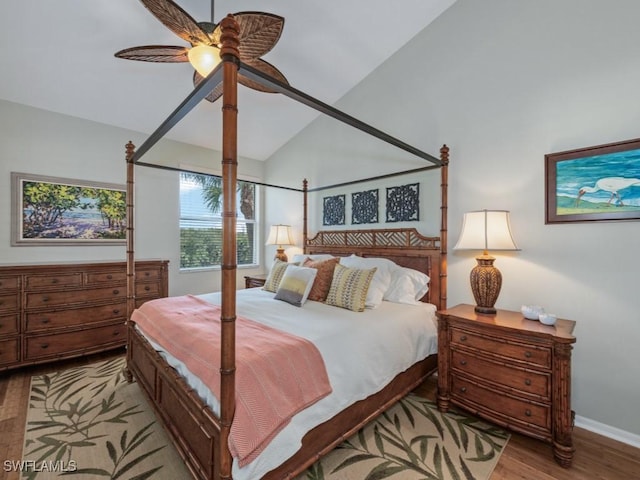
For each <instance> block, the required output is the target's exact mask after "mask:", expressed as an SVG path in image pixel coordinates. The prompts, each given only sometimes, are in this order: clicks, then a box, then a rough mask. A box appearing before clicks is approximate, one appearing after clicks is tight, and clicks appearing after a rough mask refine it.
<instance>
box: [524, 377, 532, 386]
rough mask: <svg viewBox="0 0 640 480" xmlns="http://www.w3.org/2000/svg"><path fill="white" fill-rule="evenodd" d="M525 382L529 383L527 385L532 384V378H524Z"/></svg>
mask: <svg viewBox="0 0 640 480" xmlns="http://www.w3.org/2000/svg"><path fill="white" fill-rule="evenodd" d="M524 384H525V385H527V386H529V385H531V379H529V378H526V379H525V380H524Z"/></svg>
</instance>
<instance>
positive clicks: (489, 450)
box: [296, 395, 509, 480]
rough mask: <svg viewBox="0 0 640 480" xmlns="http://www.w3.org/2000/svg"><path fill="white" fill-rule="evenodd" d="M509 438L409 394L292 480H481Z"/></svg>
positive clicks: (470, 419)
mask: <svg viewBox="0 0 640 480" xmlns="http://www.w3.org/2000/svg"><path fill="white" fill-rule="evenodd" d="M508 440H509V434H508V433H507V432H506V431H504V430H502V429H500V428H498V427H496V426H494V425H491V424H488V423H486V422H483V421H481V420H478V419H477V418H474V417H469V416H467V415H464V414H461V413H456V412H453V411H449V412H448V413H446V414H442V413H440V412H439V411H438V409H437V407H436V405H435V404H434V403H433V402H431V401H429V400H426V399H424V398H422V397H418V396H415V395H408V396H407V397H405V398H404V399H402V400H400V402H398V403H397V404H396V405H394V406H393V407H391V408H390V409H388V410H387V411H386V412H384V413H383V414H382V415H381V416H379V417H378V418H377V419H376V420H374V421H372V422H370V423H369V424H368V425H366V426H365V427H364V428H362V429H360V431H358V432H357V433H356V434H355V435H353V436H352V437H351V438H349V439H348V440H346V441H345V442H343V443H342V444H341V445H339V446H338V447H337V448H336V449H335V450H334V451H332V452H331V453H330V454H329V455H327V456H326V457H325V458H323V459H322V460H320V461H318V462H316V463H315V464H314V465H312V466H311V467H310V468H309V469H308V470H307V472H305V474H303V475H301V476H299V477H298V478H297V479H296V480H382V479H387V478H388V479H394V480H485V479H488V478H489V477H490V476H491V473H492V472H493V469H494V468H495V466H496V464H497V463H498V459H499V457H500V454H501V453H502V451H503V450H504V447H505V446H506V444H507V441H508Z"/></svg>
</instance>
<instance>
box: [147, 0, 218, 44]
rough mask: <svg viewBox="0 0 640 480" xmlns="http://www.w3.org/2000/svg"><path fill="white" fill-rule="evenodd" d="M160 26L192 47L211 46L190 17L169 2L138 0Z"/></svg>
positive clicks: (163, 0)
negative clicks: (160, 23)
mask: <svg viewBox="0 0 640 480" xmlns="http://www.w3.org/2000/svg"><path fill="white" fill-rule="evenodd" d="M140 1H141V2H142V4H143V5H144V6H145V7H147V9H148V10H149V11H150V12H151V13H152V14H153V15H154V16H155V17H156V18H157V19H158V20H160V21H161V22H162V24H163V25H164V26H165V27H167V28H168V29H169V30H171V31H172V32H173V33H175V34H176V35H178V36H179V37H180V38H182V39H184V40H186V41H187V42H189V43H191V44H192V45H211V38H210V37H209V35H207V33H206V32H205V31H204V30H202V28H200V26H199V25H198V22H196V21H195V20H194V19H193V18H192V17H191V15H189V14H188V13H187V12H185V11H184V10H183V9H182V8H180V6H178V5H177V4H175V3H174V2H172V1H171V0H140Z"/></svg>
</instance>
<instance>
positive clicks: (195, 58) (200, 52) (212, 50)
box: [187, 45, 220, 77]
mask: <svg viewBox="0 0 640 480" xmlns="http://www.w3.org/2000/svg"><path fill="white" fill-rule="evenodd" d="M187 57H188V58H189V63H191V65H192V66H193V68H195V69H196V71H197V72H198V73H199V74H200V75H202V76H203V77H206V76H207V75H209V74H210V73H211V72H212V71H213V69H214V68H216V65H218V64H219V63H220V50H219V49H217V48H216V47H212V46H210V45H198V46H196V47H193V48H191V49H190V50H189V52H188V53H187Z"/></svg>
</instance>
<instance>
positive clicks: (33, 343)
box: [25, 321, 127, 360]
mask: <svg viewBox="0 0 640 480" xmlns="http://www.w3.org/2000/svg"><path fill="white" fill-rule="evenodd" d="M126 328H127V327H126V326H125V324H124V321H123V322H121V323H118V324H117V325H109V326H106V327H98V328H90V329H87V330H79V331H75V332H66V333H58V334H56V335H43V336H40V337H28V338H27V340H26V349H27V350H26V354H25V356H26V360H37V359H39V358H44V357H53V356H58V355H72V354H74V353H77V352H79V351H83V350H88V351H91V350H94V351H98V350H106V349H107V347H109V346H114V347H115V346H119V345H124V343H125V341H126V338H127V334H126V333H127V330H126Z"/></svg>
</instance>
